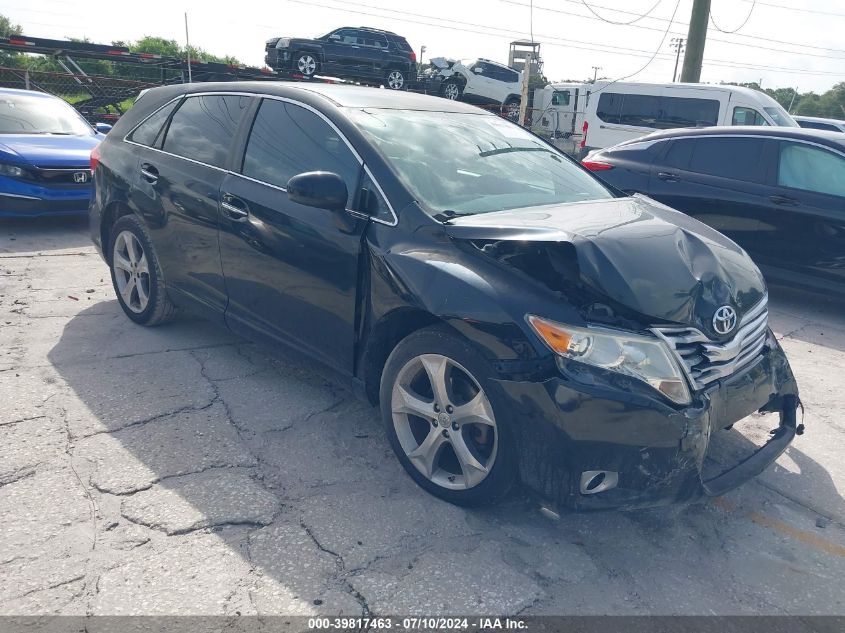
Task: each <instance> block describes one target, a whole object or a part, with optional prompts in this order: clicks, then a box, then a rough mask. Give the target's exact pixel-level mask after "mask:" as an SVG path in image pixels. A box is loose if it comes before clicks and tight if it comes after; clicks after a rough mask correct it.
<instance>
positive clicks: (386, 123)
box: [349, 109, 613, 216]
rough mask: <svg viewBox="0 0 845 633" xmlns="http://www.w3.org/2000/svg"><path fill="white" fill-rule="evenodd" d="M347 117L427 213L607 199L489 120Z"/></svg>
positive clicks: (371, 112)
mask: <svg viewBox="0 0 845 633" xmlns="http://www.w3.org/2000/svg"><path fill="white" fill-rule="evenodd" d="M349 114H350V116H351V118H352V120H353V121H354V122H355V123H356V125H357V126H358V128H359V129H360V130H361V131H362V132H363V134H364V135H365V136H366V137H367V138H368V139H369V140H370V141H371V142H372V143H373V144H374V145H375V146H376V147H377V148H378V149H379V150H380V151H381V152H382V154H383V155H384V156H385V158H386V159H387V161H388V162H389V163H390V165H391V167H393V169H394V171H395V172H396V173H397V175H398V176H399V177H400V178H401V180H402V181H403V182H404V184H405V185H406V186H407V187H408V188H409V189H410V190H411V191H412V193H413V194H414V195H415V196H416V197H417V200H418V201H419V202H420V203H422V204H423V206H425V207H428V209H430V210H431V211H433V212H435V213H444V214H446V215H447V216H448V215H450V214H454V215H471V214H475V213H489V212H491V211H502V210H505V209H517V208H522V207H534V206H540V205H547V204H560V203H567V202H580V201H583V200H599V199H604V198H612V197H613V194H611V193H610V191H609V190H608V189H607V188H605V187H604V186H602V185H601V184H600V183H599V182H598V181H597V180H595V179H594V178H593V177H592V176H590V175H589V174H587V173H585V172H584V171H582V170H581V169H580V168H579V167H577V166H576V165H574V164H572V163H571V162H570V161H569V160H567V159H566V158H564V157H563V156H561V155H560V154H559V153H558V152H556V151H555V150H554V149H553V148H552V147H550V146H549V145H547V144H546V143H544V142H543V141H541V140H540V139H538V138H536V137H535V136H532V135H531V134H529V133H528V132H526V131H525V130H523V129H522V128H521V127H519V126H518V125H515V124H513V123H510V122H508V121H506V120H504V119H502V118H500V117H497V116H491V115H483V114H480V115H479V114H455V113H447V112H421V111H409V110H404V111H403V110H377V109H365V110H352V111H350V113H349ZM450 212H451V213H450Z"/></svg>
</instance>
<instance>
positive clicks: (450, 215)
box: [434, 209, 475, 222]
mask: <svg viewBox="0 0 845 633" xmlns="http://www.w3.org/2000/svg"><path fill="white" fill-rule="evenodd" d="M462 215H475V214H474V213H458V212H457V211H453V210H452V209H446V210H445V211H441V212H440V213H438V214H437V215H435V216H434V219H435V220H437V221H438V222H448V221H449V220H452V219H454V218H457V217H460V216H462Z"/></svg>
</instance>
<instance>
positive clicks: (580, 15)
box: [499, 0, 845, 59]
mask: <svg viewBox="0 0 845 633" xmlns="http://www.w3.org/2000/svg"><path fill="white" fill-rule="evenodd" d="M499 2H503V3H505V4H513V5H516V6H521V7H525V6H528V5H526V4H524V3H523V2H517V1H516V0H499ZM559 2H568V3H569V4H577V5H578V6H581V1H580V0H559ZM593 6H594V7H597V8H601V9H609V10H612V11H618V12H619V13H627V14H629V15H636V14H633V13H632V12H631V11H626V10H625V9H616V8H613V7H607V6H599V5H597V4H594V5H593ZM534 8H535V9H538V10H540V11H548V12H550V13H560V14H562V15H568V16H571V17H576V18H584V19H586V20H597V19H598V18H595V17H593V16H592V15H584V14H583V13H572V12H571V11H564V10H563V9H556V8H552V7H543V6H540V5H537V4H535V5H534ZM648 19H649V20H655V21H657V22H666V18H658V17H656V16H649V17H648ZM675 24H677V25H678V26H689V22H681V21H677V22H676V23H675ZM630 26H631V27H632V28H635V29H645V30H647V31H657V32H660V31H661V30H662V28H658V27H654V26H645V25H644V24H631V25H630ZM672 34H673V35H686V33H683V32H675V31H673V32H672ZM736 37H744V38H747V39H752V40H760V41H763V42H773V43H775V44H778V45H780V46H781V48H771V49H766V50H774V51H778V52H781V53H783V52H788V53H792V54H795V55H810V53H801V52H797V51H784V50H783V48H782V46H783V45H784V44H786V45H789V46H797V47H799V48H810V49H814V50H821V51H829V52H833V53H845V49H842V48H831V47H827V46H815V45H813V44H801V43H799V42H788V41H784V40H781V39H775V38H770V37H762V36H760V35H746V34H745V33H737V34H736ZM709 40H710V41H713V42H722V43H724V44H732V45H734V46H745V47H753V48H762V47H761V46H758V45H757V44H744V43H742V42H733V41H731V40H724V39H719V38H715V37H711V38H709ZM812 56H813V57H821V56H820V55H812ZM825 57H826V56H825ZM826 58H827V59H841V58H838V57H826Z"/></svg>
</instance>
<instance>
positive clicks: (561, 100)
mask: <svg viewBox="0 0 845 633" xmlns="http://www.w3.org/2000/svg"><path fill="white" fill-rule="evenodd" d="M569 99H570V92H569V90H555V92H554V94H553V95H552V105H556V106H560V105H562V106H568V105H569Z"/></svg>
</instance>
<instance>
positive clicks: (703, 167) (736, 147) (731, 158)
mask: <svg viewBox="0 0 845 633" xmlns="http://www.w3.org/2000/svg"><path fill="white" fill-rule="evenodd" d="M765 144H766V140H765V139H762V138H741V137H718V136H714V137H708V138H699V139H696V140H695V147H693V150H692V156H691V159H690V167H689V169H690V171H694V172H697V173H700V174H707V175H710V176H719V177H721V178H730V179H731V180H742V181H745V182H756V183H763V182H764V180H765V174H764V173H763V160H762V157H763V148H764V146H765Z"/></svg>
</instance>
